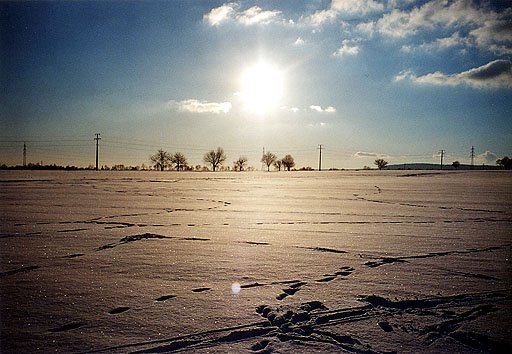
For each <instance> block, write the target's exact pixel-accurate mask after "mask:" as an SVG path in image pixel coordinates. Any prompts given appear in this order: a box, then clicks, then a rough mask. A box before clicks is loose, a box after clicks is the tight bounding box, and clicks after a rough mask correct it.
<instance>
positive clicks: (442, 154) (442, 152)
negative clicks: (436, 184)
mask: <svg viewBox="0 0 512 354" xmlns="http://www.w3.org/2000/svg"><path fill="white" fill-rule="evenodd" d="M439 153H440V154H441V170H442V169H443V157H444V153H445V151H444V150H441V151H439Z"/></svg>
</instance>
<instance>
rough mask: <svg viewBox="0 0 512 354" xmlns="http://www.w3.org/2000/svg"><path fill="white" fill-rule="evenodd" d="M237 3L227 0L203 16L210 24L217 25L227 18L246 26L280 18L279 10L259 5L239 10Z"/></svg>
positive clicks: (267, 22) (266, 22)
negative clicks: (263, 7) (267, 8)
mask: <svg viewBox="0 0 512 354" xmlns="http://www.w3.org/2000/svg"><path fill="white" fill-rule="evenodd" d="M239 6H240V5H239V4H237V3H234V2H229V3H225V4H222V5H221V6H219V7H216V8H213V9H211V10H210V12H208V13H207V14H205V15H204V16H203V19H204V20H205V21H207V22H208V23H209V24H210V25H211V26H218V25H220V24H221V23H223V22H225V21H228V20H236V21H237V22H238V23H241V24H243V25H246V26H250V25H256V24H269V23H271V22H274V21H275V20H277V19H279V18H280V15H281V11H279V10H263V9H262V8H260V7H259V6H253V7H250V8H248V9H246V10H243V11H240V10H239Z"/></svg>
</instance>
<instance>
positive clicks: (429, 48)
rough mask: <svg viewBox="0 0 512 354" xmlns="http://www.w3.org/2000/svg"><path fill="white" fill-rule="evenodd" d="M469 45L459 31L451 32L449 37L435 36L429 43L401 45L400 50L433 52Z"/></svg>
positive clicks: (468, 41) (467, 40) (406, 51)
mask: <svg viewBox="0 0 512 354" xmlns="http://www.w3.org/2000/svg"><path fill="white" fill-rule="evenodd" d="M468 45H471V43H470V40H469V39H468V38H467V37H461V35H460V33H459V32H455V33H453V34H452V35H451V36H450V37H443V38H437V39H436V40H435V41H432V42H429V43H422V44H420V45H419V46H414V45H407V44H406V45H403V46H402V48H400V51H402V52H405V53H412V52H416V51H418V50H422V51H426V52H433V51H440V50H444V49H448V48H453V47H465V46H468Z"/></svg>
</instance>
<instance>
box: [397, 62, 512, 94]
mask: <svg viewBox="0 0 512 354" xmlns="http://www.w3.org/2000/svg"><path fill="white" fill-rule="evenodd" d="M405 79H409V80H411V81H412V82H415V83H418V84H429V85H437V86H459V85H465V86H470V87H474V88H480V89H493V88H512V62H511V61H510V60H494V61H492V62H490V63H488V64H485V65H482V66H480V67H478V68H474V69H470V70H467V71H463V72H461V73H456V74H444V73H441V72H439V71H436V72H434V73H429V74H426V75H423V76H416V75H415V74H414V73H413V72H412V71H402V72H401V73H399V74H398V75H397V76H396V77H395V80H396V81H402V80H405Z"/></svg>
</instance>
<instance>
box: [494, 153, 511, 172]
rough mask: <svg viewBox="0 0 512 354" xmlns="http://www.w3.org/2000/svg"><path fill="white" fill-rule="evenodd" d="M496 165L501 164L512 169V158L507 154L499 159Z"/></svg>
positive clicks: (507, 168)
mask: <svg viewBox="0 0 512 354" xmlns="http://www.w3.org/2000/svg"><path fill="white" fill-rule="evenodd" d="M496 165H498V166H501V167H502V168H504V169H506V170H512V159H509V157H508V156H505V157H504V158H502V159H497V160H496Z"/></svg>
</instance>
